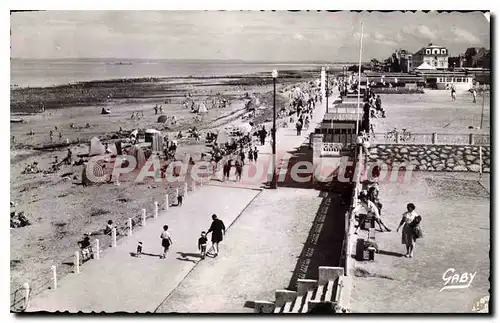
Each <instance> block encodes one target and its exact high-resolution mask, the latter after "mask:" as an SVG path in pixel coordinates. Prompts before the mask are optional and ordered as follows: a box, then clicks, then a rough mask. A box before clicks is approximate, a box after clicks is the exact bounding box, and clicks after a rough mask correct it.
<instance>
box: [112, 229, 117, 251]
mask: <svg viewBox="0 0 500 323" xmlns="http://www.w3.org/2000/svg"><path fill="white" fill-rule="evenodd" d="M111 247H112V248H116V228H113V229H111Z"/></svg>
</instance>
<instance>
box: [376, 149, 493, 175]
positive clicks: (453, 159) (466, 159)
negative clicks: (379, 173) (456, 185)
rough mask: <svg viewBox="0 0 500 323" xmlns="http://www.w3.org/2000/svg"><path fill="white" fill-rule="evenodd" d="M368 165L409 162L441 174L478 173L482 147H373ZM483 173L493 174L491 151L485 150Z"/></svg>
mask: <svg viewBox="0 0 500 323" xmlns="http://www.w3.org/2000/svg"><path fill="white" fill-rule="evenodd" d="M368 151H369V154H368V156H367V157H368V159H367V161H368V162H369V163H373V162H377V163H385V164H387V165H390V164H393V163H404V162H409V163H410V164H411V165H414V170H421V171H439V172H479V170H480V168H481V166H480V157H479V147H478V146H470V145H463V146H462V145H454V146H451V145H450V146H441V145H435V146H433V145H409V144H393V145H373V146H372V147H371V148H369V150H368ZM482 163H483V165H482V168H483V169H482V170H483V172H485V173H489V172H490V147H482Z"/></svg>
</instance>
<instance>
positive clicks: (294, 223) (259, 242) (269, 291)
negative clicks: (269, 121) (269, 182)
mask: <svg viewBox="0 0 500 323" xmlns="http://www.w3.org/2000/svg"><path fill="white" fill-rule="evenodd" d="M321 200H322V198H321V197H319V194H318V191H315V190H298V189H292V188H279V189H278V190H264V191H263V192H262V193H261V194H260V195H259V196H258V197H257V198H256V199H255V200H254V201H253V202H252V204H251V205H250V206H249V207H248V208H247V209H246V210H245V211H244V212H243V214H242V215H241V216H240V217H239V218H238V222H237V225H235V227H234V228H232V229H231V230H230V231H229V232H228V234H227V235H226V241H225V243H224V245H223V249H222V251H221V254H220V255H219V256H218V257H217V258H216V259H212V258H207V259H205V260H203V261H201V262H200V263H199V264H198V265H197V266H196V267H195V269H194V270H193V271H192V272H191V273H190V274H189V276H187V277H186V279H185V280H184V281H183V282H182V283H181V284H180V285H179V287H177V288H176V289H175V290H174V292H173V293H172V294H171V295H170V296H169V297H168V298H167V299H166V301H165V302H164V303H163V304H162V305H161V306H160V308H159V309H158V312H159V313H168V312H180V313H187V312H189V313H245V312H246V313H252V312H253V309H251V308H245V307H244V304H245V302H247V301H255V300H270V301H272V300H274V293H275V291H276V289H284V288H287V287H288V285H289V283H290V280H291V279H292V275H293V271H294V269H295V266H296V264H297V261H298V257H299V255H300V254H301V252H302V249H303V248H304V244H305V243H306V241H307V238H308V233H309V230H310V229H311V225H312V221H313V220H314V218H315V216H316V212H317V211H318V208H319V205H320V203H321ZM316 271H317V269H316Z"/></svg>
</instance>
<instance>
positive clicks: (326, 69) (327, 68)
mask: <svg viewBox="0 0 500 323" xmlns="http://www.w3.org/2000/svg"><path fill="white" fill-rule="evenodd" d="M329 69H330V68H329V67H328V66H327V67H326V68H325V72H326V113H328V70H329Z"/></svg>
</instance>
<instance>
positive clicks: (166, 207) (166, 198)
mask: <svg viewBox="0 0 500 323" xmlns="http://www.w3.org/2000/svg"><path fill="white" fill-rule="evenodd" d="M168 207H169V201H168V194H165V210H168Z"/></svg>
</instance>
